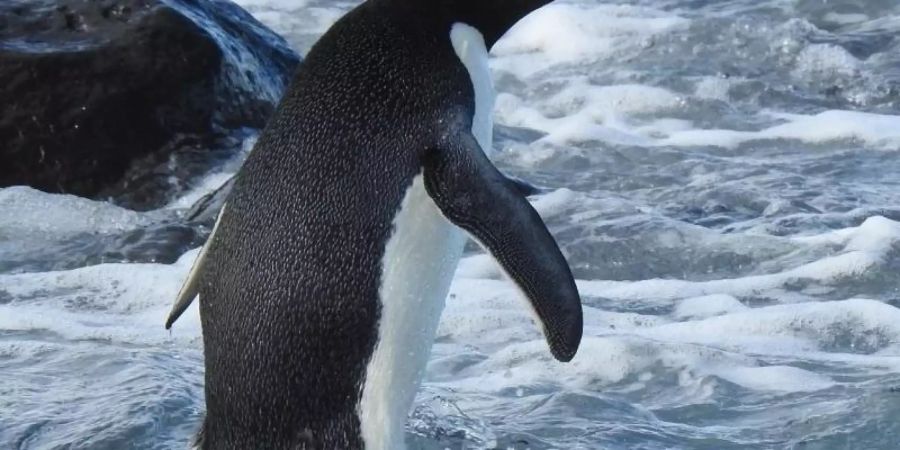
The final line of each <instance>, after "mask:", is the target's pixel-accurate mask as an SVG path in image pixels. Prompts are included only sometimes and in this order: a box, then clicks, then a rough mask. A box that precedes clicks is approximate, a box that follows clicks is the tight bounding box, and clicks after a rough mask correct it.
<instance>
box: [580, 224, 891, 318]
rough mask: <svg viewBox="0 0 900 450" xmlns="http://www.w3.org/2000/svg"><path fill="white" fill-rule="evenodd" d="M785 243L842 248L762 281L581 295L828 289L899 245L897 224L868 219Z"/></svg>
mask: <svg viewBox="0 0 900 450" xmlns="http://www.w3.org/2000/svg"><path fill="white" fill-rule="evenodd" d="M788 240H797V241H798V242H810V241H822V240H839V241H841V242H843V243H844V244H843V245H844V248H843V250H842V251H841V252H839V253H838V254H836V255H834V256H830V257H826V258H822V259H819V260H815V261H812V262H809V263H806V264H803V265H800V266H798V267H796V268H794V269H791V270H786V271H784V272H778V273H773V274H766V275H754V276H747V277H742V278H735V279H721V280H711V281H697V282H693V281H684V280H661V279H653V280H643V281H637V282H621V281H593V280H582V281H579V282H578V287H579V291H581V293H582V294H584V295H593V296H598V297H605V298H616V299H622V300H641V301H648V302H654V301H656V302H663V303H670V302H672V301H674V300H676V299H680V298H686V297H700V296H705V295H712V294H728V295H732V296H735V297H744V296H756V295H760V294H762V293H765V292H767V291H773V290H778V289H781V288H783V287H784V286H785V285H787V284H789V283H792V282H796V281H798V280H811V281H817V282H819V283H824V284H827V283H829V282H833V281H837V280H840V279H843V278H849V277H854V276H859V275H861V274H863V273H865V272H866V270H868V269H869V268H871V267H874V266H877V265H878V264H880V263H881V262H882V261H883V260H884V258H885V256H886V255H887V254H888V252H890V251H891V248H892V245H893V244H894V243H896V242H900V223H898V222H894V221H892V220H889V219H886V218H883V217H877V216H876V217H871V218H869V219H866V221H865V222H863V223H862V224H861V225H860V226H858V227H855V228H851V229H847V230H843V231H840V232H829V233H825V234H824V235H821V236H816V237H799V238H792V239H788Z"/></svg>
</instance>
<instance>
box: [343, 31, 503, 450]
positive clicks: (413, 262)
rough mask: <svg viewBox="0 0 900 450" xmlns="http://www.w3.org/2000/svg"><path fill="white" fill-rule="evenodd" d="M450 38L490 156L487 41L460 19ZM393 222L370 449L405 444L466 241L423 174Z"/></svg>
mask: <svg viewBox="0 0 900 450" xmlns="http://www.w3.org/2000/svg"><path fill="white" fill-rule="evenodd" d="M450 39H451V42H452V44H453V48H454V50H455V51H456V54H457V56H458V57H459V59H460V61H461V62H462V64H463V65H464V66H465V67H466V70H467V71H468V72H469V76H470V78H471V80H472V87H473V90H474V94H475V115H474V117H473V119H472V134H473V135H474V136H475V139H476V140H477V141H478V144H479V145H480V146H481V147H482V149H484V151H485V153H486V154H487V155H488V156H491V153H492V139H493V121H492V119H491V115H492V112H493V106H494V89H493V86H492V85H491V78H490V71H489V69H488V55H487V49H486V47H485V45H484V39H483V37H482V35H481V33H479V32H478V30H476V29H475V28H473V27H471V26H469V25H466V24H461V23H458V24H456V25H454V26H453V28H452V31H451V33H450ZM393 225H394V226H393V234H392V235H391V237H390V239H389V240H388V242H387V244H386V245H385V251H384V256H383V260H382V274H381V285H380V287H379V300H380V302H381V313H380V315H379V321H378V341H377V343H376V345H375V351H374V352H373V354H372V357H371V359H370V360H369V364H368V367H367V369H366V379H365V384H364V386H363V394H362V397H361V400H360V403H359V410H358V413H359V419H360V431H361V435H362V438H363V441H364V442H365V448H366V450H402V449H404V448H405V445H404V429H405V424H406V418H407V415H408V414H409V408H410V405H411V404H412V402H413V400H414V399H415V394H416V391H418V388H419V384H420V383H421V381H422V377H423V375H424V373H425V366H426V364H427V362H428V357H429V355H430V353H431V344H432V342H433V341H434V334H435V331H436V329H437V326H438V322H439V321H440V316H441V312H442V311H443V309H444V301H445V299H446V297H447V293H448V291H449V290H450V282H451V280H452V279H453V273H454V272H455V271H456V266H457V264H458V262H459V258H460V257H461V256H462V251H463V246H464V245H465V242H466V236H465V234H464V233H463V232H462V230H460V229H459V228H457V227H456V226H455V225H453V224H451V223H450V222H449V221H447V219H445V218H444V216H443V215H442V214H441V212H440V210H439V209H438V208H437V205H435V204H434V201H432V200H431V197H430V196H429V195H428V193H427V192H426V191H425V186H424V180H423V177H422V175H421V174H419V175H418V176H416V178H415V179H414V180H413V182H412V184H411V185H410V187H409V188H408V190H407V192H406V195H405V196H404V198H403V201H402V203H401V205H400V209H399V210H398V211H397V213H396V216H395V217H394V222H393Z"/></svg>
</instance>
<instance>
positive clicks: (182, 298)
mask: <svg viewBox="0 0 900 450" xmlns="http://www.w3.org/2000/svg"><path fill="white" fill-rule="evenodd" d="M225 206H226V204H223V205H222V209H221V210H220V211H219V217H218V218H216V224H215V225H213V229H212V233H210V234H209V237H208V238H206V243H205V244H203V248H201V249H200V254H199V255H197V259H195V260H194V265H193V266H192V267H191V272H190V273H189V274H188V276H187V279H185V280H184V284H182V285H181V290H180V291H178V296H177V297H175V304H174V305H172V311H170V312H169V317H168V318H167V319H166V329H167V330H168V329H170V328H172V324H173V323H175V321H176V320H178V318H179V317H181V314H183V313H184V311H185V310H186V309H187V308H188V306H191V303H193V302H194V299H195V298H197V294H199V293H200V279H201V278H202V276H201V275H202V274H203V266H204V264H205V263H206V253H207V251H208V250H209V247H210V245H212V241H213V238H214V237H215V236H216V230H218V229H219V222H221V221H222V216H223V215H225Z"/></svg>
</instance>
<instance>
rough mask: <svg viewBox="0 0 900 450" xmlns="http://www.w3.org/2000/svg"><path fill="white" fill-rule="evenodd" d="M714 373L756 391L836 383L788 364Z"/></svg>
mask: <svg viewBox="0 0 900 450" xmlns="http://www.w3.org/2000/svg"><path fill="white" fill-rule="evenodd" d="M715 374H716V375H717V376H719V377H722V378H724V379H726V380H728V381H730V382H732V383H735V384H739V385H741V386H743V387H745V388H748V389H753V390H757V391H775V392H807V391H818V390H822V389H828V388H830V387H832V386H834V385H836V384H837V383H835V382H834V380H832V379H831V378H829V377H827V376H824V375H820V374H817V373H815V372H810V371H808V370H803V369H800V368H797V367H790V366H765V367H734V368H728V369H721V370H718V371H716V372H715Z"/></svg>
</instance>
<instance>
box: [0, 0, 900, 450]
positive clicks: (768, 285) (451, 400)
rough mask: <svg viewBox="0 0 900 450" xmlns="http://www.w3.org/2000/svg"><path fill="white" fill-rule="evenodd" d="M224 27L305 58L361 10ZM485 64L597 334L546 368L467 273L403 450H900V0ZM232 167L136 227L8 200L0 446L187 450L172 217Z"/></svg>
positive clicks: (745, 6) (534, 19)
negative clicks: (167, 326)
mask: <svg viewBox="0 0 900 450" xmlns="http://www.w3.org/2000/svg"><path fill="white" fill-rule="evenodd" d="M239 3H241V4H242V5H243V6H245V7H246V8H247V9H249V10H250V11H251V12H252V13H253V14H254V15H255V16H256V17H257V18H259V19H260V20H261V21H263V22H264V23H266V24H267V25H269V26H270V27H272V28H273V29H275V31H277V32H279V33H281V34H283V35H285V36H286V37H287V38H288V40H289V41H290V42H291V44H292V45H294V46H295V48H296V49H297V50H298V51H300V52H301V54H302V53H305V52H306V50H307V49H308V48H309V47H310V46H311V45H312V43H313V42H314V41H315V39H316V38H317V37H318V36H319V35H321V33H323V32H324V31H325V29H326V28H327V27H328V26H329V25H330V24H331V23H333V21H335V20H336V19H337V18H338V17H339V16H340V15H341V14H343V13H344V12H346V11H347V10H348V9H349V8H351V7H352V6H354V4H355V3H354V2H325V1H307V2H305V1H302V0H241V1H239ZM492 56H493V58H492V68H493V71H494V78H495V80H496V85H497V91H498V98H497V106H496V111H495V114H496V122H497V129H496V133H495V134H496V146H497V149H498V150H499V161H498V164H499V165H500V166H501V167H502V168H503V169H504V170H506V171H507V172H509V173H511V174H514V175H517V176H521V177H523V178H526V179H528V180H530V181H531V182H533V183H534V184H536V185H538V186H540V187H542V188H543V189H544V193H543V194H542V195H539V196H537V197H536V198H535V200H534V203H535V206H536V207H537V209H538V210H539V211H540V212H541V214H542V215H543V216H544V218H545V220H546V221H547V223H548V225H549V226H550V228H551V230H552V231H553V233H554V235H555V236H556V237H557V239H558V240H559V243H560V244H561V246H562V247H563V249H564V252H565V254H566V256H567V257H568V259H569V261H570V263H571V265H572V268H573V270H574V273H575V276H576V278H577V279H578V280H579V287H580V290H581V292H582V295H583V301H584V305H585V321H586V323H585V325H586V327H585V337H584V341H583V343H582V347H581V350H580V352H579V353H578V355H577V357H576V358H575V360H574V361H572V362H571V363H569V364H560V363H557V362H555V361H554V360H553V359H552V357H551V356H550V354H549V352H548V350H547V348H546V345H545V343H544V342H543V340H542V338H541V336H540V334H539V331H538V329H537V327H536V326H535V325H534V324H533V323H532V322H531V319H530V316H529V314H528V312H527V309H526V308H525V307H524V305H523V303H522V301H521V300H520V299H519V298H518V294H517V292H516V289H515V288H514V287H513V286H512V285H511V284H510V283H509V282H507V281H504V279H503V278H502V276H501V274H500V271H499V270H498V269H497V267H496V266H495V265H494V263H493V262H492V260H491V259H490V258H489V257H487V256H485V255H484V254H482V253H481V252H480V251H479V250H478V249H477V248H476V247H474V246H471V248H469V252H468V257H467V258H465V259H464V261H463V263H462V264H461V266H460V269H459V271H458V273H457V275H456V278H455V281H454V284H453V287H452V292H451V296H450V298H449V299H448V306H447V309H446V311H445V312H444V316H443V319H442V323H441V326H440V329H439V332H438V336H437V338H436V343H435V346H434V350H433V353H432V357H431V361H430V363H429V366H428V375H427V379H426V381H425V384H424V386H423V387H422V389H421V391H420V393H419V395H418V398H417V400H416V403H415V405H414V408H413V411H412V413H411V416H410V422H409V426H408V442H409V444H410V447H411V448H413V449H444V448H449V449H462V448H465V449H494V448H500V449H508V448H512V449H517V450H518V449H534V450H537V449H550V448H555V449H733V448H746V449H768V448H772V449H794V448H796V449H896V448H898V447H900V292H898V287H900V4H898V2H897V1H896V0H867V1H856V0H721V1H712V0H709V1H707V0H631V1H619V2H601V1H594V0H570V1H558V2H556V3H554V4H551V5H550V6H547V7H546V8H544V9H543V10H541V11H539V12H537V13H535V14H533V15H532V16H530V17H528V18H527V19H526V20H524V21H523V22H522V23H520V24H519V25H518V26H517V27H516V28H515V29H514V30H512V31H511V32H510V33H509V34H508V35H507V36H506V38H504V40H503V41H501V42H500V43H499V44H498V45H497V47H496V48H495V49H494V52H493V54H492ZM250 145H251V141H248V143H247V145H246V146H245V147H246V148H245V151H246V149H247V148H249V147H250ZM241 157H242V155H234V156H233V158H232V159H231V160H229V161H227V162H225V163H223V164H222V165H220V166H218V167H217V168H216V169H215V170H214V172H213V173H210V174H208V175H206V176H204V177H202V178H200V179H191V180H174V181H173V182H179V183H184V184H185V185H186V186H187V188H186V189H184V190H183V193H182V194H181V195H180V196H179V197H178V198H174V199H172V202H171V204H170V205H169V206H167V207H164V208H162V209H159V210H156V211H150V212H134V211H129V210H125V209H122V208H119V207H117V206H113V205H111V204H108V203H104V202H97V201H91V200H86V199H81V198H76V197H71V196H65V195H50V194H44V193H40V192H37V191H34V190H31V189H27V188H21V187H20V188H8V189H2V190H0V448H4V449H5V448H29V449H50V448H91V449H122V448H154V449H169V448H184V446H185V443H186V442H187V440H188V439H189V436H190V435H191V434H192V433H193V431H194V430H195V429H196V427H197V426H198V422H199V420H200V419H201V417H202V411H203V389H202V373H203V361H202V348H201V342H200V339H199V336H200V327H199V320H198V317H197V312H196V308H193V309H191V310H190V311H189V313H188V314H187V316H186V317H184V318H182V320H181V321H180V322H179V323H178V324H177V325H176V327H175V329H174V331H173V332H172V333H171V334H170V333H168V332H166V331H165V330H164V329H163V326H162V324H163V320H164V317H165V315H166V314H167V312H168V309H169V307H170V304H171V301H172V300H173V298H174V296H175V293H176V291H177V290H178V288H179V286H180V283H181V281H182V279H183V277H184V276H185V275H186V273H187V270H188V269H189V266H190V264H191V263H192V261H193V258H194V257H195V255H196V251H197V250H196V247H197V246H198V245H200V243H201V242H202V239H203V237H204V236H205V234H206V233H208V232H209V229H208V225H191V224H189V223H187V222H186V221H185V220H184V219H183V215H184V211H185V208H186V207H187V206H189V205H191V204H192V203H193V201H194V200H196V199H197V198H199V197H200V196H201V195H203V194H204V193H206V192H208V191H210V190H211V189H213V188H214V187H215V186H217V185H218V184H220V183H221V182H223V181H224V180H226V179H227V178H228V176H229V175H230V174H232V173H234V171H235V170H236V168H237V166H238V165H239V162H240V160H241ZM191 249H194V250H191Z"/></svg>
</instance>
